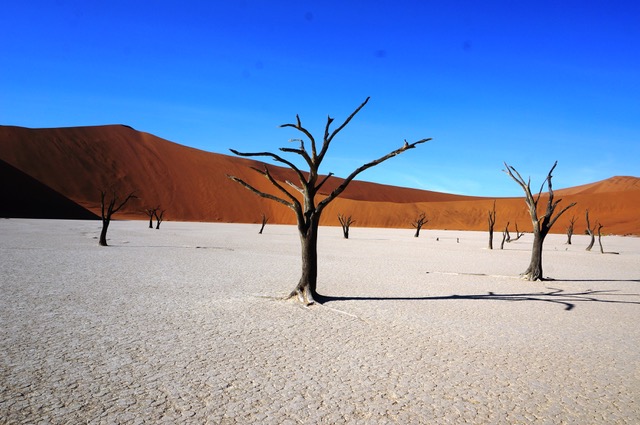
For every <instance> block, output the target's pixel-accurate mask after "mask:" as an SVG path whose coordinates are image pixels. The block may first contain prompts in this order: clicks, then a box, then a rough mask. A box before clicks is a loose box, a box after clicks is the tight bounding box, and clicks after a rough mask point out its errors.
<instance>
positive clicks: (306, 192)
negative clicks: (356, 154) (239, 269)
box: [228, 98, 431, 305]
mask: <svg viewBox="0 0 640 425" xmlns="http://www.w3.org/2000/svg"><path fill="white" fill-rule="evenodd" d="M368 101H369V98H367V99H366V100H365V101H364V102H362V104H361V105H360V106H358V107H357V108H356V110H355V111H353V112H352V113H351V115H349V117H347V119H346V120H345V121H344V122H343V123H342V124H341V125H340V126H339V127H338V128H336V129H335V130H333V131H330V127H331V124H332V123H333V118H331V117H327V123H326V126H325V130H324V137H323V141H322V146H321V147H320V150H319V151H318V150H317V146H316V140H315V138H314V137H313V135H312V134H311V133H310V132H309V131H308V130H307V129H306V128H305V127H303V126H302V123H301V121H300V117H299V116H298V115H296V123H293V124H283V125H281V127H292V128H294V129H296V130H298V131H299V132H301V133H302V134H303V135H304V136H305V137H306V138H307V139H308V140H309V142H310V144H311V146H310V148H311V149H310V150H309V149H308V148H307V147H306V146H305V143H304V141H303V140H301V139H294V140H292V141H296V142H298V143H299V147H297V148H280V150H281V151H282V152H286V153H294V154H296V155H299V156H300V157H302V159H303V160H304V162H306V164H307V165H308V166H309V171H308V172H307V173H306V175H305V173H303V172H302V171H301V170H300V169H299V168H298V166H296V165H295V164H294V163H293V162H291V161H289V160H287V159H285V158H283V157H281V156H280V155H277V154H275V153H273V152H254V153H246V152H238V151H236V150H233V149H231V152H233V153H234V154H236V155H239V156H244V157H255V156H261V157H267V158H271V159H273V160H275V161H277V162H280V163H282V164H285V165H287V166H288V167H289V168H291V169H292V170H293V171H294V173H295V174H296V176H297V177H298V180H299V183H298V184H296V183H293V182H290V181H286V182H285V183H284V184H282V183H281V182H278V181H276V179H275V178H274V177H273V176H272V175H271V173H270V172H269V168H268V167H267V166H266V165H265V166H264V169H259V168H253V170H254V171H257V172H258V173H260V174H261V175H262V176H264V177H265V178H266V179H267V180H268V181H269V182H270V183H271V184H272V185H273V186H274V187H275V188H276V189H277V190H278V191H279V192H280V193H281V195H280V196H276V195H273V194H270V193H266V192H263V191H261V190H258V189H256V188H255V187H253V186H251V185H250V184H249V183H247V182H245V181H244V180H242V179H240V178H238V177H235V176H228V177H229V178H230V179H231V180H233V181H235V182H237V183H239V184H240V185H242V186H244V187H245V188H247V189H248V190H250V191H251V192H253V193H254V194H256V195H258V196H261V197H263V198H266V199H270V200H272V201H275V202H279V203H281V204H283V205H286V206H287V207H289V208H291V209H292V210H293V212H294V213H295V215H296V221H297V223H298V224H297V226H298V232H299V234H300V244H301V251H302V276H301V277H300V280H299V281H298V284H297V285H296V287H295V288H294V289H293V291H291V293H290V294H289V297H288V298H297V299H298V300H299V301H300V302H302V303H304V304H307V305H308V304H313V303H314V302H315V298H319V295H318V293H317V291H316V287H317V278H318V226H319V224H320V216H321V214H322V212H323V211H324V209H325V208H326V206H327V205H329V203H330V202H331V201H333V200H334V199H335V198H336V197H338V196H339V195H340V194H341V193H342V192H343V191H344V190H345V189H346V187H347V186H348V185H349V183H351V181H352V180H353V179H354V178H355V177H356V176H357V175H358V174H360V173H361V172H363V171H365V170H367V169H369V168H371V167H374V166H376V165H378V164H380V163H381V162H383V161H386V160H387V159H389V158H393V157H394V156H396V155H399V154H401V153H403V152H404V151H406V150H409V149H413V148H415V147H416V146H417V145H418V144H420V143H424V142H427V141H429V140H431V139H430V138H429V139H421V140H418V141H417V142H413V143H408V142H407V141H406V140H405V141H404V144H403V145H402V146H401V147H400V148H398V149H396V150H394V151H392V152H390V153H388V154H386V155H384V156H382V157H380V158H378V159H376V160H373V161H371V162H368V163H366V164H364V165H362V166H360V167H359V168H357V169H356V170H355V171H353V172H352V173H351V174H349V176H347V177H346V178H345V179H344V180H343V181H342V182H341V183H340V184H339V185H338V186H337V187H336V188H335V189H333V191H331V193H329V194H328V195H327V196H326V197H324V198H323V199H322V200H321V201H320V202H318V203H316V199H315V198H316V195H317V194H318V192H319V190H320V188H321V187H322V186H323V185H324V184H325V183H326V181H327V180H328V179H329V178H330V177H331V176H332V175H333V173H329V174H328V175H326V176H324V177H321V176H320V174H319V168H320V165H321V163H322V161H323V160H324V157H325V155H326V153H327V150H328V149H329V146H330V144H331V142H332V141H333V139H334V137H335V136H336V135H337V134H338V133H339V132H340V131H341V130H342V129H343V128H344V127H345V126H346V125H347V124H349V122H350V121H351V120H352V119H353V117H354V116H355V115H356V114H357V113H358V112H359V111H360V110H361V109H362V108H363V107H364V106H365V105H366V104H367V102H368ZM286 186H288V187H290V188H293V189H294V190H295V191H297V192H299V194H298V196H296V195H295V192H292V191H291V189H289V188H287V187H286ZM299 197H301V198H302V200H300V199H299Z"/></svg>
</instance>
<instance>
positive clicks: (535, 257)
mask: <svg viewBox="0 0 640 425" xmlns="http://www.w3.org/2000/svg"><path fill="white" fill-rule="evenodd" d="M556 165H558V161H556V162H555V163H554V164H553V167H551V170H549V174H547V178H546V179H545V180H544V181H543V182H542V185H541V186H540V191H539V192H538V195H537V196H536V197H535V198H534V196H533V194H532V193H531V179H530V178H529V179H528V180H527V181H526V182H525V181H524V179H523V178H522V176H521V175H520V173H518V171H517V170H516V169H515V168H513V167H512V166H510V165H508V164H507V163H506V162H505V163H504V166H505V170H503V171H504V172H505V173H507V174H508V175H509V177H511V178H512V179H513V180H514V181H515V182H516V183H518V184H519V185H520V187H521V188H522V190H523V191H524V193H525V202H526V203H527V206H528V207H529V215H530V216H531V223H532V224H533V248H532V250H531V262H530V263H529V267H528V268H527V270H525V272H524V273H522V275H521V276H522V278H523V279H527V280H544V276H543V274H542V244H543V243H544V238H545V237H546V236H547V234H548V233H549V230H551V227H552V226H553V225H554V223H555V222H556V220H558V218H559V217H560V216H561V215H562V214H563V213H564V212H565V211H567V210H568V209H569V208H571V207H573V206H574V205H575V202H574V203H571V204H570V205H568V206H566V207H565V208H563V209H562V210H561V211H560V212H559V213H558V214H556V215H555V216H554V215H553V213H554V212H555V210H556V207H557V206H558V204H559V203H560V201H561V199H558V200H557V201H554V194H553V187H552V185H551V178H552V175H551V173H552V172H553V170H554V169H555V168H556ZM545 183H546V184H547V188H548V197H549V199H548V201H547V209H546V211H545V213H544V214H543V215H541V216H538V201H540V195H541V194H542V189H543V188H544V185H545Z"/></svg>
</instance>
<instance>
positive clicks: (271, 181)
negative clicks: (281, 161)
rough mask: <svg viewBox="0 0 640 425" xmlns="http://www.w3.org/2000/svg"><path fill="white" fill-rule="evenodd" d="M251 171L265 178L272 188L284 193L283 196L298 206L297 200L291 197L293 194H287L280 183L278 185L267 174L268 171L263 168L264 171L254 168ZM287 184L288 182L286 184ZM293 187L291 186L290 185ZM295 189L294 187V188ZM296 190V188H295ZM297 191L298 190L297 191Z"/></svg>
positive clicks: (269, 174)
mask: <svg viewBox="0 0 640 425" xmlns="http://www.w3.org/2000/svg"><path fill="white" fill-rule="evenodd" d="M251 169H253V170H255V171H256V172H258V173H259V174H261V175H263V176H264V177H266V178H267V180H269V183H271V184H272V185H273V186H275V187H276V188H277V189H278V190H279V191H280V192H282V193H284V194H285V196H286V197H287V198H289V199H291V201H292V203H293V204H294V205H295V204H298V203H299V202H298V199H297V198H296V197H295V196H293V194H291V192H289V191H288V190H287V189H286V188H285V187H284V186H282V185H281V184H280V183H278V182H277V181H276V179H274V178H273V176H272V175H271V173H270V172H269V169H268V168H267V167H266V166H265V167H264V170H261V169H259V168H255V167H251ZM287 183H288V182H287ZM292 186H293V185H292ZM294 187H295V186H294ZM296 189H297V188H296ZM298 190H299V189H298Z"/></svg>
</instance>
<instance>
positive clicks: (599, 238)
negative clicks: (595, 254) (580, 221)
mask: <svg viewBox="0 0 640 425" xmlns="http://www.w3.org/2000/svg"><path fill="white" fill-rule="evenodd" d="M597 226H598V245H600V253H601V254H604V249H603V248H602V233H601V230H602V228H603V227H604V226H603V225H602V224H600V223H598V224H597Z"/></svg>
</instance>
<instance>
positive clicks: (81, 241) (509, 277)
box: [0, 219, 640, 424]
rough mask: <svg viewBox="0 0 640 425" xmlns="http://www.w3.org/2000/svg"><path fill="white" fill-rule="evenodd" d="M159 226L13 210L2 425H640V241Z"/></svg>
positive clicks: (0, 318) (7, 241)
mask: <svg viewBox="0 0 640 425" xmlns="http://www.w3.org/2000/svg"><path fill="white" fill-rule="evenodd" d="M147 225H148V224H147V223H145V222H142V221H117V222H113V223H112V224H111V227H110V229H109V238H110V241H109V242H110V244H111V246H110V247H106V248H105V247H99V246H98V245H97V236H98V234H99V230H100V223H99V222H82V221H54V220H17V219H9V220H0V253H1V255H0V288H1V296H0V322H1V323H2V326H1V327H0V333H1V337H0V390H1V396H0V422H2V423H113V424H116V423H118V424H120V423H180V422H187V423H212V424H218V423H242V424H245V423H272V424H287V423H290V424H297V423H332V424H333V423H362V424H372V423H373V424H375V423H402V424H408V423H463V422H468V423H500V424H506V423H509V424H512V423H554V424H557V423H567V424H594V423H603V424H604V423H606V424H613V423H629V424H632V423H640V350H639V347H640V326H639V322H640V320H639V319H640V238H632V237H626V238H625V237H616V236H606V237H603V244H604V248H605V251H617V252H619V255H612V254H605V255H603V254H601V253H600V252H599V249H598V245H597V242H596V246H595V247H594V250H593V251H592V252H586V251H585V247H586V245H587V243H588V239H587V237H586V236H584V235H576V236H574V237H573V244H572V245H565V240H566V236H564V235H550V236H548V238H547V240H546V242H545V252H544V269H545V275H546V276H548V277H551V278H554V279H555V280H553V281H545V282H526V281H522V280H520V279H518V277H517V275H518V274H519V273H520V272H522V271H524V269H525V268H526V266H527V265H528V261H529V256H530V246H531V241H532V236H531V235H530V234H528V235H525V236H524V237H522V238H521V239H520V240H518V241H516V242H513V243H511V244H506V246H505V249H504V250H499V249H494V250H488V249H487V248H486V245H487V237H488V236H487V233H486V232H456V231H436V230H430V229H423V231H422V233H421V235H420V237H419V238H414V237H413V229H411V228H407V229H365V228H358V227H352V228H351V238H350V239H348V240H345V239H343V238H342V234H341V229H340V228H335V227H324V228H321V229H320V242H319V268H320V270H319V290H320V292H321V293H323V294H324V295H327V296H330V297H332V298H331V301H329V302H327V303H325V304H324V305H322V306H320V305H316V306H312V307H310V308H305V307H302V306H300V305H298V304H295V303H293V302H286V301H282V300H280V299H278V297H281V296H284V295H286V294H287V293H288V292H289V291H290V290H291V289H293V287H294V286H295V284H296V282H297V279H298V277H299V273H300V270H299V269H300V255H299V240H298V237H297V234H296V229H295V227H294V226H276V225H269V224H267V227H266V228H265V231H264V234H262V235H259V234H258V229H259V226H258V225H247V224H205V223H179V222H165V223H163V224H162V226H161V229H160V230H155V229H153V230H152V229H148V228H147ZM495 236H496V241H495V242H494V244H495V245H496V248H499V246H500V240H501V237H502V235H501V234H500V233H497V234H496V235H495ZM436 238H438V240H437V239H436Z"/></svg>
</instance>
